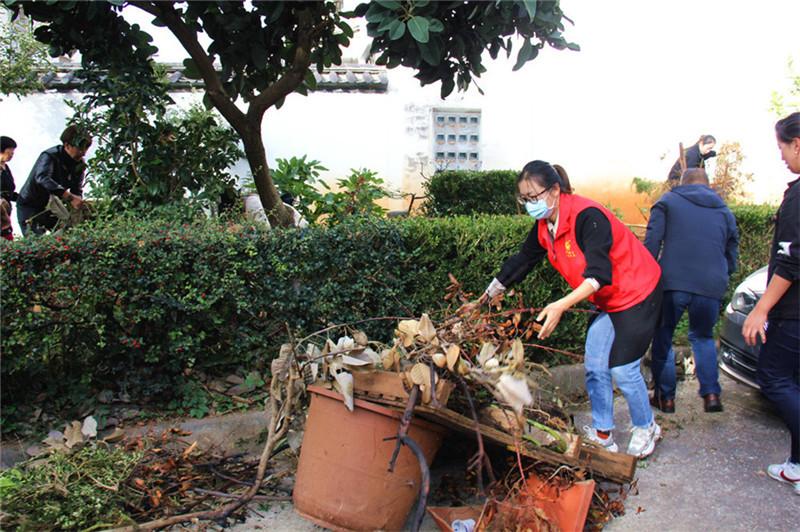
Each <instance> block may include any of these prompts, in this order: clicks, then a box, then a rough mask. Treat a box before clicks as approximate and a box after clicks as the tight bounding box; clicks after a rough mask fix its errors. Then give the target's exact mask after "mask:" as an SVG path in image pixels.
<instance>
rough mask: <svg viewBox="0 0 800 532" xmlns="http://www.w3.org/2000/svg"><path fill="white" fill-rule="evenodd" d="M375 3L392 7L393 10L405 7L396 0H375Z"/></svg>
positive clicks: (388, 7)
mask: <svg viewBox="0 0 800 532" xmlns="http://www.w3.org/2000/svg"><path fill="white" fill-rule="evenodd" d="M375 3H376V4H379V5H382V6H383V7H385V8H386V9H391V10H392V11H394V10H396V9H401V8H402V7H403V6H402V4H401V3H400V2H397V1H396V0H375Z"/></svg>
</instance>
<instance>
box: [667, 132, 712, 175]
mask: <svg viewBox="0 0 800 532" xmlns="http://www.w3.org/2000/svg"><path fill="white" fill-rule="evenodd" d="M716 144H717V139H715V138H714V136H713V135H700V138H699V139H698V140H697V142H695V143H694V144H693V145H691V146H689V147H688V148H686V149H685V150H684V156H685V157H686V169H687V170H691V169H692V168H705V167H706V161H707V160H708V159H710V158H712V157H716V156H717V152H715V151H714V146H715V145H716ZM680 178H681V158H680V157H678V160H677V161H675V164H673V165H672V168H671V169H670V171H669V175H668V176H667V180H668V181H669V182H670V183H671V184H678V181H679V180H680Z"/></svg>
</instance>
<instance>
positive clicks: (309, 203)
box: [250, 155, 328, 223]
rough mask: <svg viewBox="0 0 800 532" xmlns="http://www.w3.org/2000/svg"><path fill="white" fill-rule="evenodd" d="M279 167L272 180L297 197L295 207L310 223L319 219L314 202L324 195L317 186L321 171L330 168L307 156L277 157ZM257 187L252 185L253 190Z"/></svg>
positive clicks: (279, 187)
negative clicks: (308, 158) (307, 158)
mask: <svg viewBox="0 0 800 532" xmlns="http://www.w3.org/2000/svg"><path fill="white" fill-rule="evenodd" d="M275 162H276V163H277V168H275V169H274V170H272V172H271V174H272V181H273V183H275V186H276V187H278V190H279V191H280V192H281V193H289V194H291V195H292V197H293V198H294V199H295V208H296V209H297V210H298V211H300V214H302V215H303V216H304V217H305V219H306V220H308V221H309V222H310V223H314V222H316V221H317V216H318V215H317V214H316V213H315V210H314V204H315V203H317V202H318V201H319V200H320V198H321V197H322V195H321V194H320V193H319V191H318V190H317V188H316V185H318V184H319V173H320V172H323V171H327V170H328V169H327V168H325V167H324V166H322V164H320V162H319V161H317V160H311V161H309V160H306V156H305V155H303V156H302V157H299V158H298V157H292V158H291V159H277V160H276V161H275ZM254 188H255V187H254V186H251V187H250V189H251V190H253V189H254Z"/></svg>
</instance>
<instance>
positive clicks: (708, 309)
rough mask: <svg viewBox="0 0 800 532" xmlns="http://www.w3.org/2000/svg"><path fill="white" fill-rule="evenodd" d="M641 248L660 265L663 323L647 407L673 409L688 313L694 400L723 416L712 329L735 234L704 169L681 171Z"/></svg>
mask: <svg viewBox="0 0 800 532" xmlns="http://www.w3.org/2000/svg"><path fill="white" fill-rule="evenodd" d="M644 245H645V247H646V248H647V250H648V251H649V252H650V253H651V254H652V255H653V257H655V258H656V259H657V260H658V263H659V264H660V265H661V280H662V281H663V283H664V300H663V304H662V312H661V323H660V325H659V326H658V328H657V329H656V333H655V337H654V338H653V351H652V352H653V365H652V371H653V382H654V384H655V390H654V393H653V397H652V398H651V400H650V403H651V404H652V405H653V406H655V407H657V408H659V409H660V410H661V411H662V412H666V413H672V412H674V411H675V353H674V352H673V350H672V335H673V333H674V332H675V327H677V325H678V322H679V321H680V319H681V316H682V315H683V313H684V311H687V310H688V312H689V341H690V342H691V344H692V351H694V359H695V362H696V364H697V366H696V367H697V380H698V381H699V382H700V396H701V397H702V398H703V402H704V406H705V410H706V412H721V411H722V402H721V400H720V397H719V395H720V392H721V389H720V385H719V371H718V369H717V348H716V345H715V344H714V325H716V323H717V320H719V306H720V300H721V299H722V298H723V297H724V295H725V292H726V290H727V289H728V279H729V278H730V275H731V274H732V273H733V272H735V271H736V261H737V258H738V256H739V231H738V230H737V228H736V219H735V218H734V216H733V213H732V212H731V211H730V209H728V207H727V205H725V202H724V201H722V198H720V197H719V196H718V195H717V193H716V192H714V191H713V190H711V188H710V187H709V186H708V175H706V172H705V170H701V169H700V168H692V169H690V170H686V172H684V173H683V178H682V179H681V185H680V186H678V187H675V188H674V189H672V190H671V191H670V192H667V193H666V194H664V195H663V196H661V198H660V199H659V200H658V201H657V202H656V203H655V205H653V207H652V208H651V209H650V219H649V220H648V222H647V235H646V236H645V239H644Z"/></svg>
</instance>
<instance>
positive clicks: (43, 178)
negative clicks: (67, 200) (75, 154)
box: [17, 146, 83, 210]
mask: <svg viewBox="0 0 800 532" xmlns="http://www.w3.org/2000/svg"><path fill="white" fill-rule="evenodd" d="M67 189H69V191H70V192H72V193H73V194H77V195H78V196H81V195H83V194H82V193H83V164H78V161H76V160H75V159H73V158H72V157H70V156H69V155H68V154H67V153H66V152H65V151H64V147H63V146H53V147H52V148H50V149H48V150H45V151H43V152H42V153H41V155H39V158H38V159H37V160H36V164H34V165H33V170H31V173H30V175H29V176H28V180H27V181H25V184H24V185H22V190H20V191H19V198H18V200H17V203H18V204H20V205H25V206H26V207H33V208H36V209H39V210H44V209H45V207H47V201H48V200H49V199H50V194H54V195H56V196H58V197H59V198H60V197H61V195H62V194H64V191H65V190H67Z"/></svg>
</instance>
